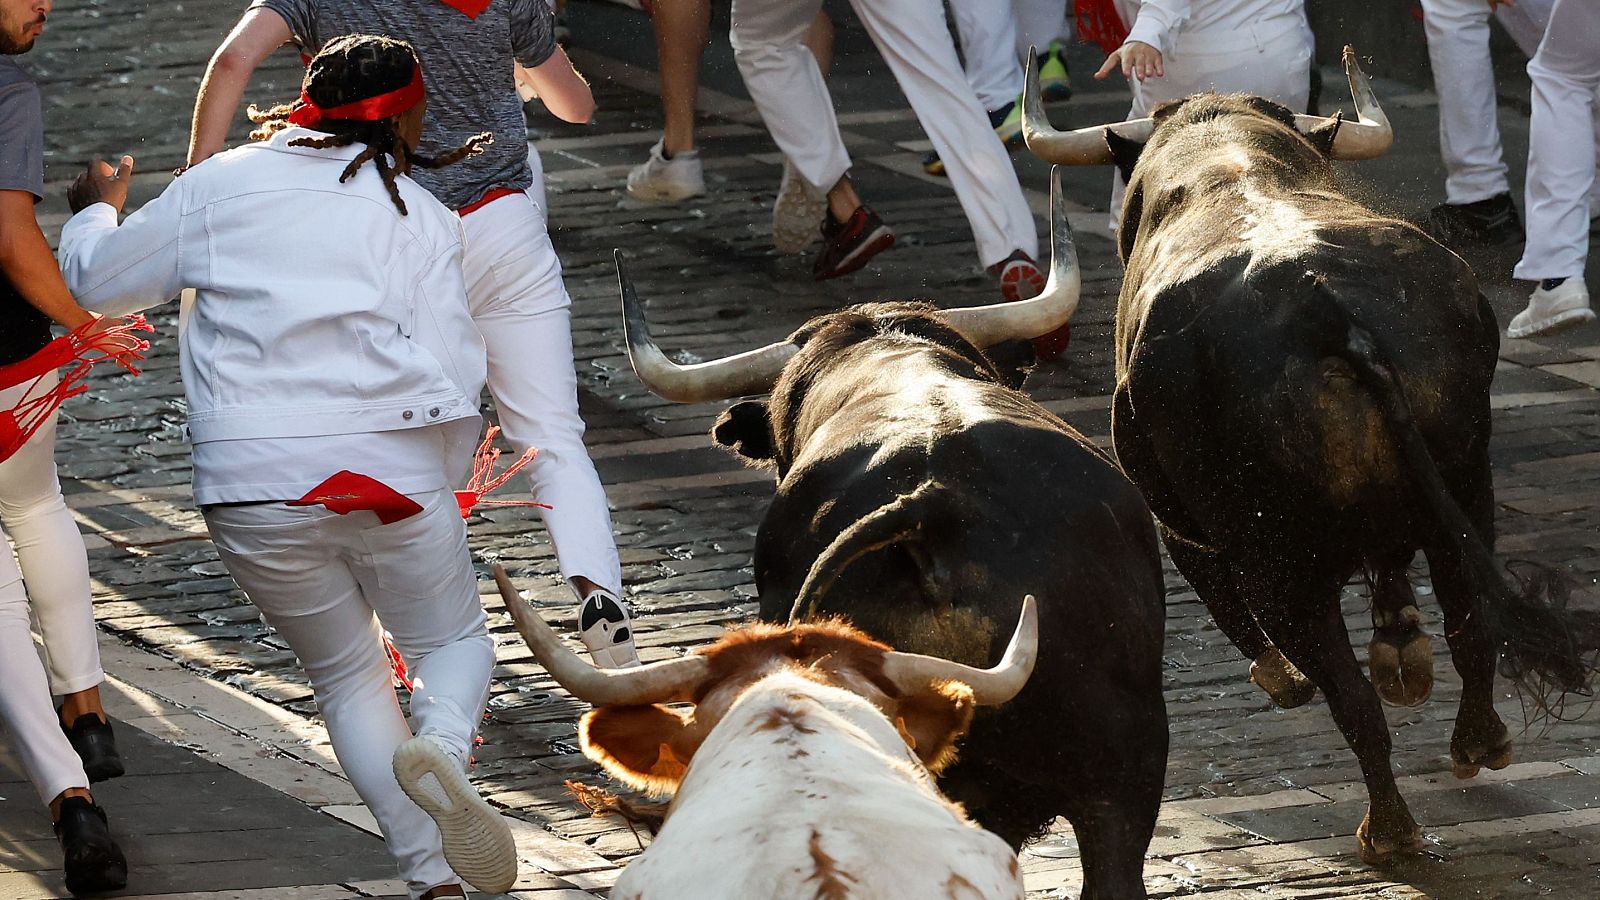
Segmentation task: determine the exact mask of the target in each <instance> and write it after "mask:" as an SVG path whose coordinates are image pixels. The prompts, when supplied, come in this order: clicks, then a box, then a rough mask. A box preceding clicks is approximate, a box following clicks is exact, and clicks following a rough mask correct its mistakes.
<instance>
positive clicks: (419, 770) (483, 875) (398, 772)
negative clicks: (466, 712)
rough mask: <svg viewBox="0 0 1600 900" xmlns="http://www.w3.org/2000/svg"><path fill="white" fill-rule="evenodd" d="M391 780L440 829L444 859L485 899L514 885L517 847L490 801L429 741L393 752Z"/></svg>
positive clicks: (441, 744)
mask: <svg viewBox="0 0 1600 900" xmlns="http://www.w3.org/2000/svg"><path fill="white" fill-rule="evenodd" d="M394 778H395V781H398V782H399V783H400V789H401V790H403V791H405V792H406V796H407V797H410V798H411V802H413V803H415V804H417V805H418V806H420V807H422V811H423V812H425V813H427V814H428V815H429V816H431V817H432V818H433V821H434V822H436V823H438V825H439V835H440V837H441V839H442V840H443V842H444V859H445V862H448V863H449V864H450V868H452V869H454V870H455V873H456V874H457V875H460V876H461V877H462V878H465V879H466V880H467V881H468V882H469V883H471V884H472V886H473V887H475V888H477V889H478V890H480V891H483V892H484V893H486V894H503V893H505V892H506V891H509V890H511V886H512V885H514V884H516V883H517V842H516V841H515V840H514V839H512V837H511V828H510V826H508V825H507V824H506V820H505V819H504V818H502V817H501V816H500V813H499V812H498V811H496V810H495V808H494V807H492V806H490V805H489V801H487V800H485V799H483V798H482V797H481V796H479V795H478V792H477V791H476V790H474V789H473V787H472V783H471V782H469V781H467V775H466V772H465V766H464V765H463V762H462V761H461V760H459V759H457V758H456V756H455V755H454V754H452V753H451V752H450V750H449V749H448V748H447V747H446V746H445V741H444V740H443V739H441V738H438V737H435V736H434V735H429V734H424V735H420V736H418V737H414V738H412V739H411V740H409V741H406V742H405V743H404V744H401V745H400V748H399V749H398V750H396V751H395V752H394Z"/></svg>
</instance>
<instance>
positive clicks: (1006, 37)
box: [950, 0, 1072, 112]
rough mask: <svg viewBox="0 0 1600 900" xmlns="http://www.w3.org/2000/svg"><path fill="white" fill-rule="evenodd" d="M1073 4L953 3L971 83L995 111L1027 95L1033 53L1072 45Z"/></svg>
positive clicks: (1039, 0) (1043, 0) (1031, 0)
mask: <svg viewBox="0 0 1600 900" xmlns="http://www.w3.org/2000/svg"><path fill="white" fill-rule="evenodd" d="M1067 7H1068V0H950V12H951V14H952V15H953V16H954V18H955V20H956V35H957V37H959V38H961V56H962V58H963V59H964V60H965V62H966V67H965V68H966V73H967V83H968V84H970V85H972V90H973V92H974V93H976V94H977V95H978V102H979V103H982V104H983V108H984V109H986V110H989V111H991V112H992V111H994V110H997V109H999V108H1000V107H1002V106H1005V105H1006V104H1007V103H1010V102H1011V101H1013V100H1015V99H1017V97H1018V96H1020V95H1021V94H1022V78H1023V65H1024V64H1025V63H1024V61H1025V60H1026V59H1027V58H1028V48H1030V47H1038V48H1039V52H1040V53H1041V54H1042V53H1044V51H1045V49H1046V48H1048V47H1049V46H1050V43H1051V42H1052V41H1060V42H1061V43H1062V44H1069V43H1071V42H1072V23H1071V21H1070V20H1069V19H1068V18H1067Z"/></svg>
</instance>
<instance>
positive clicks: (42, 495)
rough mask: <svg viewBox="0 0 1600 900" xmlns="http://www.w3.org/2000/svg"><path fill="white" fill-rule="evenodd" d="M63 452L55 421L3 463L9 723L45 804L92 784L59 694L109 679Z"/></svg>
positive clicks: (1, 679) (23, 388)
mask: <svg viewBox="0 0 1600 900" xmlns="http://www.w3.org/2000/svg"><path fill="white" fill-rule="evenodd" d="M55 383H56V375H55V373H51V374H49V375H46V376H45V377H43V378H41V379H38V380H37V381H34V382H29V383H28V384H24V385H19V386H17V387H13V388H7V389H5V390H0V409H10V408H12V407H13V406H15V405H16V404H17V402H18V401H20V400H22V399H23V397H24V396H33V397H37V396H39V395H40V394H41V393H42V392H44V391H45V390H48V389H49V388H50V387H51V386H53V385H54V384H55ZM55 446H56V416H55V415H54V414H52V415H51V416H50V420H49V421H48V422H46V423H45V425H44V426H43V427H42V428H40V429H39V431H38V432H36V433H35V434H34V435H33V437H32V438H30V439H29V440H28V442H27V443H26V444H23V445H22V447H21V448H19V449H18V450H17V452H16V453H15V454H13V455H12V456H11V457H10V458H9V459H7V460H5V461H4V462H0V521H4V523H5V527H4V529H0V537H7V538H8V540H7V541H5V542H4V546H3V547H0V720H3V721H4V722H5V725H6V729H7V730H8V731H10V732H11V735H12V739H13V740H14V741H15V742H16V747H17V752H18V754H19V755H20V756H21V757H22V767H23V769H24V770H25V771H26V772H27V775H28V780H29V781H31V782H33V786H34V788H35V789H36V790H37V791H38V792H39V799H41V800H43V801H44V802H46V803H49V802H50V801H51V800H54V799H55V798H56V796H57V795H58V794H60V793H61V792H62V791H64V790H66V789H68V788H75V787H77V788H86V787H88V786H89V779H88V778H87V777H85V775H84V774H83V763H82V762H81V761H80V760H79V759H78V754H77V753H76V752H74V751H73V749H72V745H71V744H70V743H68V742H67V736H66V735H65V734H63V733H62V731H61V722H60V719H59V718H57V716H56V711H55V707H54V705H52V703H51V702H50V695H51V694H52V693H55V694H71V693H75V692H77V691H81V690H84V689H86V688H91V687H94V686H95V685H97V684H99V683H100V682H101V681H103V680H104V679H105V673H104V672H102V671H101V669H100V650H99V647H98V646H97V645H96V643H95V625H94V608H93V606H92V605H91V604H92V601H91V599H90V593H89V562H88V558H87V556H86V555H85V554H84V550H83V538H82V537H80V536H79V534H78V526H77V525H76V524H75V523H74V522H73V520H72V514H71V513H70V512H68V511H67V504H66V501H64V500H63V499H62V497H61V484H60V482H59V481H57V480H56V461H55ZM13 550H15V551H16V555H15V557H13V555H12V551H13ZM19 563H20V564H21V565H20V568H19V566H18V564H19ZM30 600H31V604H30ZM30 605H31V607H32V610H33V615H34V616H36V617H37V618H38V620H39V633H40V635H41V636H42V637H43V638H44V641H45V644H46V648H47V649H46V653H45V656H46V659H47V660H48V662H45V663H41V661H40V659H39V653H38V652H37V651H36V650H35V649H34V643H33V632H32V628H31V627H30V621H29V608H30Z"/></svg>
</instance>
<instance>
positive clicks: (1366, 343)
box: [1308, 274, 1595, 712]
mask: <svg viewBox="0 0 1600 900" xmlns="http://www.w3.org/2000/svg"><path fill="white" fill-rule="evenodd" d="M1308 278H1310V279H1311V280H1312V281H1313V282H1314V287H1315V289H1316V290H1318V291H1320V292H1321V293H1322V294H1323V295H1324V296H1325V297H1326V298H1327V299H1328V300H1329V301H1330V302H1331V308H1332V309H1334V310H1336V311H1337V312H1338V313H1339V314H1340V315H1341V317H1342V318H1343V319H1344V320H1345V322H1346V324H1347V326H1348V331H1347V333H1348V341H1347V343H1346V345H1345V348H1344V350H1343V352H1342V353H1341V354H1340V355H1341V357H1342V358H1343V359H1344V360H1345V361H1346V362H1348V363H1349V364H1350V366H1351V367H1352V368H1353V369H1354V370H1355V372H1356V377H1357V379H1358V380H1359V381H1360V383H1361V384H1362V385H1363V386H1364V387H1365V388H1366V389H1367V390H1368V391H1369V392H1370V393H1371V395H1372V397H1373V399H1374V400H1375V401H1376V402H1377V404H1378V408H1379V410H1380V412H1381V414H1382V415H1383V418H1384V421H1385V423H1386V424H1387V425H1388V427H1389V431H1390V433H1391V435H1392V436H1393V439H1394V441H1395V445H1396V449H1397V450H1398V451H1399V454H1400V458H1401V460H1402V463H1403V465H1404V468H1405V470H1406V472H1407V474H1409V475H1410V477H1411V479H1412V481H1413V483H1414V484H1415V487H1416V489H1417V493H1418V494H1419V495H1420V497H1421V498H1422V500H1423V502H1424V503H1425V504H1426V505H1427V507H1428V510H1429V512H1431V513H1432V514H1433V518H1434V520H1435V523H1436V527H1437V528H1438V529H1439V533H1440V534H1441V536H1442V537H1443V538H1444V539H1445V541H1446V543H1447V545H1448V550H1449V551H1450V554H1451V555H1452V556H1453V557H1454V559H1453V560H1451V561H1452V562H1453V563H1455V564H1456V565H1459V566H1461V568H1462V571H1463V572H1464V573H1465V575H1466V579H1467V582H1468V585H1469V588H1470V590H1469V593H1470V594H1471V597H1472V602H1473V610H1472V614H1473V615H1475V616H1478V617H1480V619H1481V620H1482V621H1483V623H1484V626H1485V628H1486V630H1487V632H1488V634H1489V635H1490V639H1491V640H1493V641H1494V642H1495V644H1496V646H1498V647H1499V648H1500V655H1501V660H1502V667H1501V671H1502V672H1503V673H1505V674H1506V675H1507V676H1508V677H1510V678H1511V679H1512V680H1513V681H1515V682H1516V684H1517V685H1518V687H1520V688H1523V689H1524V690H1525V691H1526V692H1527V693H1529V694H1531V695H1533V696H1534V697H1535V698H1537V700H1536V702H1537V703H1538V704H1539V705H1540V707H1541V708H1543V709H1544V710H1545V711H1547V712H1548V711H1550V710H1551V709H1552V706H1551V704H1550V703H1548V702H1547V699H1548V696H1549V693H1550V689H1551V688H1554V689H1555V691H1556V692H1559V693H1560V694H1562V695H1565V694H1569V693H1576V694H1580V695H1587V694H1588V693H1589V686H1590V680H1591V677H1592V676H1593V674H1594V671H1595V665H1594V661H1593V660H1586V659H1585V658H1584V651H1583V649H1582V648H1581V647H1580V645H1579V641H1578V632H1579V628H1578V625H1579V622H1578V621H1577V620H1576V619H1575V618H1574V617H1573V616H1572V615H1571V614H1570V613H1568V612H1567V611H1566V609H1565V608H1564V607H1565V604H1564V603H1563V602H1562V601H1563V592H1562V591H1561V588H1560V579H1559V578H1555V577H1549V576H1553V575H1554V573H1549V572H1546V573H1545V576H1541V577H1534V578H1527V579H1520V580H1521V582H1522V583H1521V586H1520V589H1519V590H1512V589H1511V587H1510V586H1509V585H1508V584H1507V583H1506V581H1505V579H1504V578H1503V577H1501V575H1500V572H1499V570H1498V569H1497V568H1496V566H1495V562H1494V558H1493V556H1492V555H1491V554H1490V551H1489V548H1488V547H1487V546H1486V545H1485V544H1484V541H1483V538H1482V536H1481V535H1479V534H1478V531H1477V529H1476V527H1474V526H1473V524H1472V522H1471V520H1469V519H1468V518H1467V515H1466V513H1465V512H1463V511H1462V509H1461V507H1460V506H1459V505H1458V504H1457V503H1456V501H1455V498H1454V497H1452V496H1451V494H1450V491H1449V488H1448V487H1447V486H1446V485H1445V482H1444V477H1443V476H1442V475H1441V474H1440V473H1439V468H1438V465H1437V464H1436V463H1435V462H1434V459H1433V454H1432V452H1430V451H1429V449H1428V445H1427V442H1426V441H1424V440H1423V437H1422V433H1421V432H1420V431H1419V430H1418V429H1417V426H1416V421H1415V420H1414V419H1413V418H1412V414H1411V408H1410V406H1409V405H1408V404H1407V403H1406V398H1405V394H1404V392H1403V391H1402V390H1401V386H1400V384H1399V382H1398V379H1397V378H1396V376H1395V373H1394V369H1393V367H1392V366H1391V365H1390V364H1389V361H1388V358H1387V357H1386V356H1385V354H1384V353H1383V350H1382V348H1381V347H1380V346H1379V344H1378V341H1377V340H1376V338H1374V336H1373V335H1372V333H1371V332H1370V331H1369V330H1368V329H1367V328H1366V327H1365V326H1364V325H1363V324H1362V322H1361V319H1360V317H1359V316H1358V315H1357V314H1356V312H1355V310H1353V309H1351V308H1350V306H1349V305H1348V304H1347V303H1346V302H1345V301H1344V299H1343V298H1341V297H1340V296H1339V295H1338V292H1337V291H1334V290H1333V289H1331V288H1330V287H1329V286H1328V285H1327V283H1326V282H1325V281H1324V280H1322V279H1321V278H1316V277H1314V276H1310V275H1309V274H1308ZM1555 702H1556V704H1557V705H1559V703H1560V700H1559V698H1558V699H1557V700H1556V701H1555Z"/></svg>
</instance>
